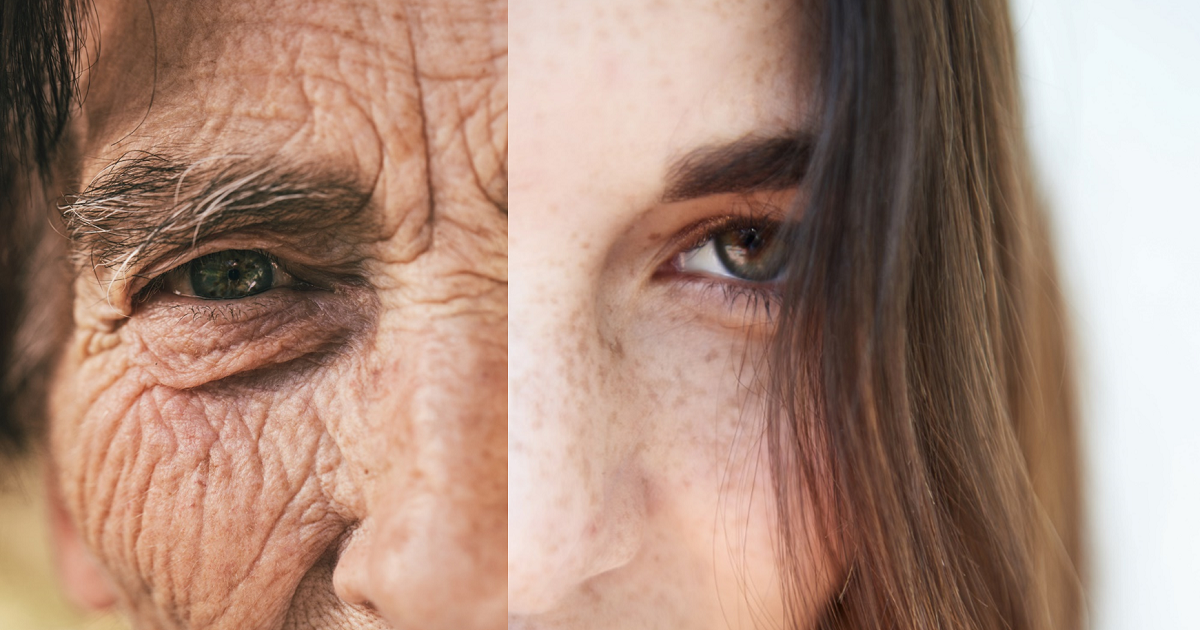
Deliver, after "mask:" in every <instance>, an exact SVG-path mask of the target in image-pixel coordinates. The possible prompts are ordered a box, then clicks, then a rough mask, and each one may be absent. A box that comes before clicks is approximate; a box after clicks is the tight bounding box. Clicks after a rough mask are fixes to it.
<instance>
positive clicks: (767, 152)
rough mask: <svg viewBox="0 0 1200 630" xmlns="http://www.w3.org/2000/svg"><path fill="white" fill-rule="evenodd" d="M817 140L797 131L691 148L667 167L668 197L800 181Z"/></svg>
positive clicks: (774, 187) (695, 196)
mask: <svg viewBox="0 0 1200 630" xmlns="http://www.w3.org/2000/svg"><path fill="white" fill-rule="evenodd" d="M812 142H813V141H812V137H811V136H810V135H809V134H807V133H803V132H793V133H787V134H781V135H778V136H771V137H762V136H750V137H746V138H742V139H740V140H735V141H733V142H730V143H727V144H721V145H714V146H705V147H700V148H698V149H695V150H692V151H690V152H688V153H687V154H686V155H684V156H683V157H682V158H681V159H679V160H676V161H675V162H674V164H672V166H671V167H670V169H669V170H668V172H667V173H668V174H667V185H666V186H665V190H666V193H665V194H664V195H663V202H665V203H669V202H675V201H685V200H688V199H698V198H701V197H707V196H709V195H720V194H729V193H749V192H755V191H763V190H785V189H788V188H792V187H795V186H798V185H799V184H800V182H801V181H802V180H803V179H804V174H805V171H806V170H807V169H808V161H809V157H810V156H811V155H812Z"/></svg>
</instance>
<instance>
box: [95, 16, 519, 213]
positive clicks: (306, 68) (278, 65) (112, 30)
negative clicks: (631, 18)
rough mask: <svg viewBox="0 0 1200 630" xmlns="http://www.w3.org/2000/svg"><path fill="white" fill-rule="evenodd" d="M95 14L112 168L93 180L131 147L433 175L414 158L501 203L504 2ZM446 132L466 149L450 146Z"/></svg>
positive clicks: (370, 172)
mask: <svg viewBox="0 0 1200 630" xmlns="http://www.w3.org/2000/svg"><path fill="white" fill-rule="evenodd" d="M96 13H97V15H98V17H99V25H100V29H99V41H98V44H97V42H93V46H91V47H90V48H91V50H93V51H98V52H99V58H98V62H97V63H96V64H95V65H94V66H93V67H92V68H91V72H90V75H89V77H88V81H89V91H88V95H87V98H86V100H85V107H84V112H85V118H86V123H87V124H86V127H85V129H86V132H85V134H84V138H83V143H84V155H87V156H89V157H93V158H98V159H95V160H92V161H91V162H90V163H86V164H84V168H83V173H82V176H83V177H82V178H83V181H84V182H87V181H90V180H91V178H92V177H94V176H95V175H96V174H97V173H99V172H100V171H101V170H102V169H104V168H105V167H106V166H108V165H109V164H111V163H112V162H113V161H114V160H116V159H118V158H119V157H120V156H121V155H123V154H125V153H127V152H128V151H131V150H141V151H152V152H157V151H159V150H160V149H162V148H163V147H170V148H171V150H178V149H179V148H180V147H184V148H186V149H187V151H186V152H187V153H189V154H192V155H194V156H196V157H198V158H201V159H205V158H206V157H209V156H223V155H236V154H247V155H257V156H263V155H280V156H282V157H283V158H284V159H287V160H289V161H292V162H303V161H309V162H321V163H324V164H329V165H336V168H337V170H339V171H340V172H341V173H343V174H349V175H351V176H354V175H356V174H357V176H358V177H359V178H360V179H361V180H362V181H363V183H366V184H370V183H371V182H374V181H376V180H378V179H379V175H380V172H381V170H382V169H383V168H384V164H385V162H387V161H388V160H391V161H392V163H396V162H399V163H402V164H407V166H404V167H402V168H401V169H400V170H404V169H412V170H414V172H413V173H411V175H413V176H414V177H408V175H406V174H405V173H398V174H399V175H401V176H404V177H406V178H408V179H420V180H424V179H426V178H427V177H428V176H429V175H428V171H430V170H433V169H434V168H435V167H434V166H433V165H423V164H417V163H416V162H426V161H429V162H434V161H440V162H442V163H446V162H454V163H457V165H452V166H450V167H448V169H447V170H450V171H456V172H457V171H464V170H465V171H468V172H473V173H474V175H473V176H472V180H473V181H475V182H477V184H478V185H479V187H480V188H481V189H482V193H483V194H484V195H485V196H486V197H487V198H488V199H489V200H493V201H494V200H495V198H496V197H497V196H500V195H503V190H504V189H505V186H504V184H503V182H502V180H503V174H504V172H505V170H506V168H505V166H504V161H505V160H506V157H505V144H506V123H505V117H506V112H507V98H506V83H507V79H506V67H505V57H506V54H507V43H506V28H507V27H506V24H505V21H504V20H505V15H504V5H503V2H472V3H438V2H430V3H397V2H382V1H378V2H377V1H374V0H335V1H332V2H305V1H303V0H271V1H263V0H250V1H237V2H234V1H226V0H219V1H218V2H206V3H202V4H200V5H197V4H194V3H180V2H170V3H166V4H161V5H160V4H158V3H155V4H154V5H153V10H152V11H151V5H150V4H149V3H144V2H140V1H130V0H101V1H100V2H98V3H97V7H96ZM439 129H450V130H455V131H456V135H455V140H453V141H446V142H445V144H444V145H442V144H439V141H440V140H446V138H447V137H448V134H443V133H441V132H439V131H438V130H439ZM431 130H433V132H431ZM431 144H432V146H430V145H431ZM451 154H453V155H451ZM414 156H420V157H422V159H420V160H417V159H414ZM462 166H465V169H464V168H460V167H462ZM389 168H390V167H389ZM444 168H445V167H444ZM416 171H419V172H416Z"/></svg>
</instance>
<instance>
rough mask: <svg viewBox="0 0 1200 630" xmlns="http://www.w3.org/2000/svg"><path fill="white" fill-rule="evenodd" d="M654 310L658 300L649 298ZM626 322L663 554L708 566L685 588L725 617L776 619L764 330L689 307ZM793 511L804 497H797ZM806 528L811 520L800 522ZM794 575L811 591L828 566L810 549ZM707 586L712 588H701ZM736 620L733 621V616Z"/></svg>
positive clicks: (830, 580) (818, 592)
mask: <svg viewBox="0 0 1200 630" xmlns="http://www.w3.org/2000/svg"><path fill="white" fill-rule="evenodd" d="M656 312H657V313H659V314H660V316H661V315H662V314H663V313H668V312H670V311H668V310H666V309H656ZM636 321H639V322H642V324H639V325H638V326H637V327H633V328H631V330H630V334H629V338H630V339H632V340H643V341H634V342H632V343H629V342H627V343H626V344H625V348H626V352H627V353H628V354H629V355H630V356H631V357H635V358H637V360H636V364H637V365H639V366H640V370H639V372H638V373H637V377H636V378H631V379H630V383H633V382H638V383H641V385H640V388H641V391H640V392H637V393H635V394H634V397H635V398H637V399H640V400H643V401H645V408H644V412H643V413H644V417H646V418H648V419H650V422H648V423H647V433H646V435H645V437H644V438H643V439H644V441H645V444H646V445H647V447H646V450H647V452H648V453H653V460H651V459H650V458H649V457H648V458H647V461H648V462H649V461H653V462H655V464H654V465H653V466H651V465H650V464H647V465H646V469H647V470H652V471H653V473H652V474H651V475H650V477H649V479H648V483H649V485H650V486H651V487H652V488H653V490H652V491H651V492H650V495H651V496H653V497H656V500H655V503H654V508H653V510H651V513H652V514H654V515H655V516H654V520H653V522H652V523H651V525H650V529H651V530H653V531H655V532H656V534H655V536H656V537H657V542H652V540H653V539H651V540H648V542H647V545H651V544H654V545H658V546H660V548H661V550H662V551H661V552H662V553H663V554H664V555H667V556H670V555H674V556H675V557H676V558H677V563H678V565H677V566H675V567H673V568H672V569H669V570H672V571H674V572H676V573H677V574H678V575H679V576H680V580H681V582H680V583H683V582H682V580H683V579H684V576H685V575H686V574H688V573H689V572H692V571H700V572H701V574H703V575H705V576H710V579H711V581H710V582H708V583H707V584H699V585H696V588H698V589H699V590H698V591H697V592H695V593H693V596H700V597H703V598H705V599H707V602H706V603H707V604H712V603H713V602H715V601H719V602H721V603H722V606H723V607H724V608H725V610H726V611H727V612H730V613H732V618H734V619H743V620H746V619H752V618H759V619H775V620H779V621H782V619H783V617H784V606H783V601H782V598H781V595H780V591H779V584H780V578H779V575H778V572H777V570H776V566H775V559H776V557H777V555H776V554H777V547H776V543H777V541H776V537H775V535H774V534H773V532H774V531H775V529H776V526H777V520H776V519H777V512H776V503H775V498H774V484H773V477H772V466H771V461H770V457H769V453H768V451H767V439H766V436H767V433H766V432H767V430H768V424H767V416H768V413H769V411H770V410H769V408H768V405H769V401H768V399H767V398H766V396H765V394H764V392H765V391H766V389H765V386H764V383H763V378H764V377H765V375H766V374H767V367H766V365H765V360H766V347H767V346H766V344H767V336H766V335H765V334H763V332H764V331H763V330H756V329H754V328H750V327H744V328H740V329H739V328H731V327H726V326H711V325H707V324H706V323H703V322H702V321H700V320H697V319H695V318H693V317H687V316H682V317H680V318H679V319H674V318H661V317H660V319H659V320H658V321H657V322H656V320H655V319H653V318H650V317H644V318H639V319H638V320H636ZM805 508H806V512H807V514H805V515H804V516H808V515H811V512H812V510H813V509H814V508H813V506H811V505H808V504H806V505H805ZM809 531H810V533H811V534H812V535H813V537H814V546H813V548H814V549H818V548H819V546H818V545H816V544H815V541H816V538H815V537H816V536H817V535H818V534H817V531H816V528H815V527H809ZM805 561H806V562H809V563H810V564H811V566H810V567H808V568H807V569H809V570H807V571H806V575H810V576H814V577H813V579H811V580H810V581H809V582H808V583H806V584H804V585H803V588H804V589H806V591H807V592H806V593H805V594H806V595H807V596H810V597H812V598H813V601H819V598H821V597H824V596H825V595H827V594H828V593H829V592H830V590H831V589H832V588H834V586H835V584H834V581H835V580H836V577H835V576H836V574H837V572H836V571H835V570H833V568H834V567H833V566H832V563H831V562H830V561H829V560H828V559H826V558H822V557H821V555H820V554H819V553H813V554H810V555H809V557H807V558H806V559H805ZM713 597H715V599H712V598H713ZM735 626H736V624H735Z"/></svg>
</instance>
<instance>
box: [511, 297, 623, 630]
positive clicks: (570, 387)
mask: <svg viewBox="0 0 1200 630" xmlns="http://www.w3.org/2000/svg"><path fill="white" fill-rule="evenodd" d="M529 301H530V302H531V303H529V304H519V303H517V301H514V303H513V304H512V311H513V313H514V318H513V321H512V323H511V324H510V329H509V330H510V333H509V341H510V344H511V345H512V352H513V355H512V360H511V362H510V368H509V369H510V388H511V391H510V395H511V406H510V415H509V459H510V461H509V465H510V469H509V492H510V497H511V501H512V503H511V507H510V509H509V517H510V520H511V521H512V530H511V534H510V536H509V542H508V590H509V614H510V615H513V616H516V617H519V616H523V615H530V614H537V613H543V612H547V611H550V610H552V609H554V608H556V607H557V606H558V605H560V604H562V603H563V601H564V600H565V599H566V598H568V597H569V596H571V595H572V594H574V593H576V592H577V591H578V590H579V589H580V588H581V587H582V586H583V585H585V584H586V583H587V582H588V580H590V579H592V578H594V577H596V576H599V575H601V574H604V573H607V572H609V571H612V570H614V569H617V568H619V567H621V566H623V565H624V564H626V563H628V562H629V561H630V560H631V559H632V558H633V557H634V556H635V555H636V554H637V552H638V550H639V548H640V547H641V539H642V525H643V520H644V515H645V501H644V499H645V496H644V495H645V492H644V485H643V484H642V481H641V479H642V477H641V474H640V471H639V469H638V466H637V461H636V459H635V457H634V451H635V450H636V449H634V448H632V446H633V443H634V440H635V438H633V437H632V435H633V432H631V431H628V430H626V429H624V428H622V427H621V424H622V422H621V420H622V418H621V416H622V415H623V412H622V411H621V408H622V406H623V405H622V401H621V400H619V396H620V392H618V391H614V390H613V387H612V379H611V378H609V377H608V376H607V375H610V374H611V371H610V369H609V368H611V369H616V368H615V365H614V357H613V355H612V353H613V349H612V347H611V345H610V344H606V343H604V341H603V339H602V338H601V335H600V334H599V333H598V329H597V327H596V322H595V318H594V317H590V316H589V313H591V312H594V311H593V309H591V308H588V307H583V308H579V309H574V310H572V311H571V312H566V311H565V310H560V309H559V308H558V307H557V306H556V305H552V304H544V303H538V302H539V300H537V299H536V298H531V299H530V300H529Z"/></svg>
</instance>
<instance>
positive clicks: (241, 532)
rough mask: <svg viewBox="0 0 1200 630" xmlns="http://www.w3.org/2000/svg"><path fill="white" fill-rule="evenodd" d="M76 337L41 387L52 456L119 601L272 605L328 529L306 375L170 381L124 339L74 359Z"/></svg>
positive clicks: (327, 448)
mask: <svg viewBox="0 0 1200 630" xmlns="http://www.w3.org/2000/svg"><path fill="white" fill-rule="evenodd" d="M81 337H82V335H81ZM81 346H82V347H81ZM76 348H77V349H78V350H82V351H81V352H80V351H77V352H75V353H73V354H72V355H71V356H70V357H68V359H67V361H66V362H65V365H64V367H63V369H62V371H61V373H60V375H59V378H58V382H57V384H56V387H55V391H54V394H53V396H54V397H55V399H56V401H55V402H54V404H53V408H54V416H53V418H52V440H53V450H54V460H55V465H56V467H57V471H58V478H59V483H60V487H61V490H62V494H63V497H64V499H65V501H66V502H67V504H68V506H69V509H70V511H71V513H72V515H73V517H74V521H75V523H76V526H77V528H78V529H79V531H80V534H81V535H82V537H83V539H84V541H85V542H86V544H87V545H88V546H89V547H90V548H91V549H92V550H93V552H94V554H95V555H96V556H97V557H98V558H99V560H100V561H101V563H102V564H104V565H105V566H106V568H107V569H108V571H109V572H110V574H111V577H112V579H113V581H114V583H115V584H116V585H117V587H118V591H120V593H119V596H120V597H121V598H122V599H123V600H124V604H125V606H126V607H128V608H131V609H135V610H137V611H138V612H137V615H138V616H140V617H142V618H148V619H157V620H158V622H159V624H160V625H163V626H164V627H171V626H179V625H187V626H193V627H222V626H229V627H239V625H240V624H248V625H245V626H241V627H255V626H256V625H257V624H267V623H271V621H272V620H273V619H275V618H277V617H278V616H280V615H282V614H283V612H284V611H283V610H282V609H283V608H284V607H285V606H286V605H287V602H288V600H289V597H290V595H289V594H290V592H291V591H290V589H292V588H294V586H295V583H296V582H297V581H298V580H299V579H300V577H301V576H302V575H303V573H304V572H305V570H307V568H308V567H309V566H310V565H311V563H312V561H313V560H315V558H316V556H319V555H320V553H321V552H322V551H323V550H324V548H325V547H326V546H327V545H328V544H329V542H330V541H332V539H333V538H334V537H336V535H337V534H338V533H339V531H340V529H339V525H338V522H337V519H336V517H334V516H333V515H332V514H331V512H330V510H329V506H328V502H327V501H326V499H325V498H324V493H323V491H322V487H321V479H320V477H319V475H317V474H316V471H317V470H318V469H326V470H328V469H330V468H332V466H333V463H332V461H333V460H335V459H336V449H334V448H333V447H332V445H331V443H330V441H329V440H328V438H327V436H326V435H325V433H324V431H323V430H322V429H321V426H322V423H321V422H320V418H318V417H317V414H316V412H315V411H314V410H313V405H312V404H311V400H310V397H311V396H312V394H313V392H312V389H311V388H309V387H301V388H299V389H296V388H293V389H292V390H290V391H275V390H272V389H270V388H266V387H263V386H262V385H261V384H259V385H255V384H254V383H247V382H238V381H237V379H230V380H229V382H218V383H209V384H208V385H201V386H199V387H196V388H193V389H189V390H181V389H175V388H172V387H167V386H164V385H162V384H160V383H159V380H160V379H157V378H154V376H153V374H152V371H151V370H148V369H145V368H141V367H137V366H138V365H139V364H140V363H142V361H141V360H140V358H139V357H137V356H130V353H128V352H125V351H128V350H131V349H135V348H133V347H132V346H124V347H122V346H117V347H114V348H112V349H110V350H108V351H105V352H103V353H101V354H99V355H96V356H90V357H88V358H86V359H80V358H79V357H82V356H84V353H85V352H86V348H87V345H83V344H80V345H77V346H76ZM264 602H266V603H267V604H265V605H264Z"/></svg>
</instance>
